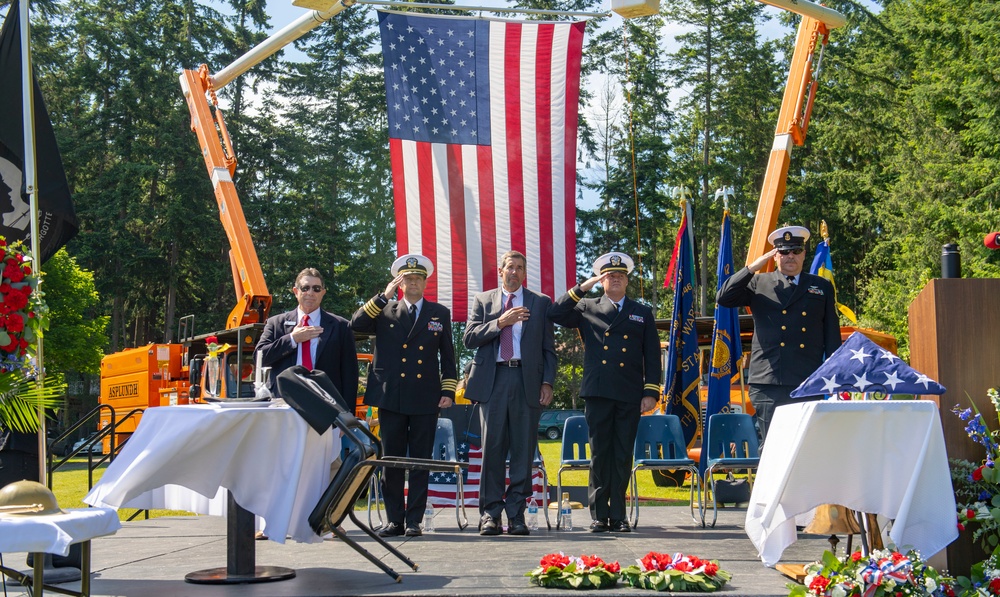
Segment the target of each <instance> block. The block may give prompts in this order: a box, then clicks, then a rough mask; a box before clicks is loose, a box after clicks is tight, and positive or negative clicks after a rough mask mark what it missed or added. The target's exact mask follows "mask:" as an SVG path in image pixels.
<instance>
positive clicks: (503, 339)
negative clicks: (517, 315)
mask: <svg viewBox="0 0 1000 597" xmlns="http://www.w3.org/2000/svg"><path fill="white" fill-rule="evenodd" d="M513 306H514V293H513V292H512V293H510V294H508V295H507V304H506V305H504V307H503V310H504V311H507V310H509V309H510V308H511V307H513ZM512 358H514V326H513V325H509V326H507V327H505V328H501V329H500V360H501V361H509V360H511V359H512Z"/></svg>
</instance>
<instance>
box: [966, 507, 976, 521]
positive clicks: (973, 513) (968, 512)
mask: <svg viewBox="0 0 1000 597" xmlns="http://www.w3.org/2000/svg"><path fill="white" fill-rule="evenodd" d="M965 517H966V518H967V519H969V520H972V519H973V518H975V517H976V511H975V510H973V509H972V508H969V509H968V510H966V511H965Z"/></svg>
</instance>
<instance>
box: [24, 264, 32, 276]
mask: <svg viewBox="0 0 1000 597" xmlns="http://www.w3.org/2000/svg"><path fill="white" fill-rule="evenodd" d="M22 269H23V271H24V275H25V276H30V275H31V266H30V265H26V266H24V268H22Z"/></svg>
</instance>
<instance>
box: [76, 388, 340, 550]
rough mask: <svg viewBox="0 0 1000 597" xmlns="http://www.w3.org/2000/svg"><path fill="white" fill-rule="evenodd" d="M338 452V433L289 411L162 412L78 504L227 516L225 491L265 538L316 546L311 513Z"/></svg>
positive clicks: (150, 416) (151, 415)
mask: <svg viewBox="0 0 1000 597" xmlns="http://www.w3.org/2000/svg"><path fill="white" fill-rule="evenodd" d="M339 451H340V436H339V433H337V432H336V431H335V430H332V429H331V430H327V432H326V433H324V434H323V435H322V436H320V435H318V434H317V433H316V432H315V431H314V430H313V429H312V428H311V427H309V426H308V425H307V424H306V422H305V421H304V420H303V419H302V417H300V416H299V415H297V414H296V413H295V411H293V410H292V409H291V408H289V407H287V406H270V407H264V408H220V407H217V406H210V405H196V406H160V407H156V408H151V409H149V410H147V411H146V412H145V413H144V414H143V415H142V421H141V423H140V424H139V427H138V428H137V429H136V431H135V433H134V434H133V435H132V437H131V438H130V439H129V440H128V442H127V443H126V444H125V447H124V448H123V449H122V451H121V453H120V454H119V455H118V457H117V458H116V459H115V461H114V462H112V463H111V465H109V466H108V469H107V471H105V473H104V476H103V477H102V478H101V481H100V482H99V483H98V484H97V485H96V486H95V487H94V488H93V489H92V490H91V492H90V493H89V494H88V495H87V497H85V498H84V500H83V501H84V502H86V503H88V504H91V505H94V506H98V505H103V506H110V507H112V508H116V509H117V508H120V507H129V508H157V509H160V508H165V509H171V510H186V511H189V512H197V513H199V514H212V515H217V516H225V514H226V505H225V504H226V500H225V495H226V494H225V492H226V490H229V491H231V492H232V494H233V497H234V498H235V499H236V502H237V503H238V504H239V505H240V506H242V507H243V508H245V509H247V510H249V511H250V512H253V513H254V514H256V515H257V516H260V517H261V518H262V519H263V520H264V527H265V528H266V529H267V534H268V536H269V537H270V538H271V540H272V541H277V542H278V543H284V541H285V536H286V535H288V536H291V537H292V538H293V539H295V540H296V541H301V542H317V541H320V540H321V539H320V538H319V537H318V536H316V534H315V533H314V532H313V531H312V529H311V528H310V527H309V522H308V517H309V513H310V512H311V511H312V509H313V507H314V506H315V505H316V503H317V502H319V499H320V497H321V496H322V495H323V491H324V490H325V489H326V487H327V485H328V484H329V483H330V463H331V462H332V461H333V460H334V458H335V456H336V455H337V454H339Z"/></svg>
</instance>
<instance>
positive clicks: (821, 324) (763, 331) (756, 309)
mask: <svg viewBox="0 0 1000 597" xmlns="http://www.w3.org/2000/svg"><path fill="white" fill-rule="evenodd" d="M767 240H768V242H770V243H771V244H772V245H773V246H774V248H773V249H772V250H770V251H768V252H767V253H765V254H764V255H762V256H761V257H760V258H759V259H757V260H756V261H754V262H753V263H751V264H750V265H748V266H747V267H744V268H743V269H741V270H740V271H738V272H736V273H735V274H734V275H733V276H732V277H731V278H729V280H727V281H726V283H725V284H723V286H722V290H721V291H719V295H718V296H717V297H716V300H717V301H718V303H719V305H720V306H722V307H750V311H751V313H752V314H753V323H754V331H753V349H752V351H751V353H750V376H749V379H748V382H749V383H750V401H751V403H753V407H754V410H756V411H757V412H756V414H755V415H754V417H755V418H756V420H757V430H758V433H759V434H760V437H761V439H762V440H763V439H764V438H766V436H767V428H768V426H769V425H770V423H771V417H772V416H773V414H774V409H775V408H777V407H779V406H781V405H783V404H790V403H792V402H801V401H806V400H815V399H819V398H820V396H813V397H807V398H799V399H795V400H793V399H791V398H789V394H790V393H791V392H792V390H794V389H795V388H797V387H798V386H799V384H801V383H802V381H803V380H804V379H805V378H807V377H809V376H810V375H811V374H812V373H813V372H814V371H815V370H816V369H817V368H819V366H820V365H821V364H823V361H824V360H826V358H827V357H829V356H830V355H831V354H833V351H835V350H837V348H839V347H840V319H839V318H838V315H837V301H836V299H835V296H834V290H833V285H832V284H830V282H829V281H828V280H826V279H825V278H821V277H819V276H814V275H812V274H809V273H806V272H803V271H802V265H803V264H804V263H805V259H806V252H805V250H806V241H808V240H809V230H808V229H806V228H804V227H802V226H784V227H782V228H778V229H777V230H775V231H774V232H772V233H771V234H769V235H768V237H767ZM771 259H774V265H775V271H773V272H769V273H758V272H760V270H762V269H763V268H764V267H765V266H766V265H767V263H768V262H769V261H770V260H771Z"/></svg>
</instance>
